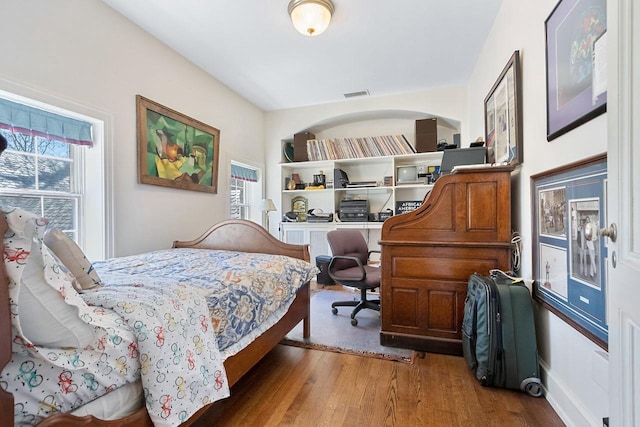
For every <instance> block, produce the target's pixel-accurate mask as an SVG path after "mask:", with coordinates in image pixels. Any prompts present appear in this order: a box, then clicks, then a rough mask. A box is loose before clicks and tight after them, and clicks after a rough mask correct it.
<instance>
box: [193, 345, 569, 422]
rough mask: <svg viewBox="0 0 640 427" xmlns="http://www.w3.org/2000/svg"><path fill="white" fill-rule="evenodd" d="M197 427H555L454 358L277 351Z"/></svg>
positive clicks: (546, 411)
mask: <svg viewBox="0 0 640 427" xmlns="http://www.w3.org/2000/svg"><path fill="white" fill-rule="evenodd" d="M214 405H215V410H213V411H209V413H214V414H213V415H212V418H209V419H206V420H202V422H201V423H198V424H197V425H199V426H218V427H220V426H376V427H377V426H465V427H467V426H540V427H542V426H544V427H549V426H563V425H564V424H563V423H562V421H561V420H560V418H559V417H558V416H557V414H556V413H555V412H554V411H553V409H552V408H551V406H550V405H549V403H548V402H547V401H546V400H545V399H544V398H535V397H530V396H528V395H527V394H525V393H522V392H518V391H511V390H504V389H494V388H484V387H482V386H480V385H479V383H478V382H477V381H476V379H475V377H474V376H473V374H472V373H471V371H470V370H469V369H468V368H467V365H466V364H465V361H464V359H463V358H462V357H457V356H447V355H440V354H431V353H427V354H425V355H424V358H418V359H416V360H415V362H414V363H413V364H408V363H402V362H392V361H387V360H380V359H375V358H367V357H361V356H354V355H347V354H339V353H332V352H327V351H318V350H308V349H302V348H297V347H289V346H284V345H278V346H277V347H276V348H275V349H274V350H272V351H271V352H270V353H269V354H268V355H267V356H266V357H265V358H264V359H263V360H262V361H261V362H260V363H259V364H258V365H256V366H255V367H254V369H253V370H252V371H251V372H250V373H248V374H247V375H246V376H245V377H244V378H243V379H241V380H240V381H239V382H238V383H237V384H236V385H235V386H234V387H233V388H232V390H231V397H229V398H228V399H225V400H223V401H220V402H216V403H215V404H214Z"/></svg>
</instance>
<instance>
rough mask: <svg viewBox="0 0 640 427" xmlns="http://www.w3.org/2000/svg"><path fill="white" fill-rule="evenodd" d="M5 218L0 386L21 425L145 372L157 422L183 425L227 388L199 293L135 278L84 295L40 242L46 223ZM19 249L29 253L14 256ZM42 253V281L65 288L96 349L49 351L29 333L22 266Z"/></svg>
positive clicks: (14, 215) (17, 215) (13, 215)
mask: <svg viewBox="0 0 640 427" xmlns="http://www.w3.org/2000/svg"><path fill="white" fill-rule="evenodd" d="M4 215H5V217H6V218H7V222H8V224H9V231H8V232H7V234H6V235H5V236H4V240H3V241H4V244H5V254H4V262H5V266H6V267H7V273H8V276H9V298H10V304H11V332H12V336H13V337H14V339H13V355H12V360H11V361H10V362H9V363H8V365H7V366H6V367H5V368H4V369H3V370H2V372H1V374H0V387H2V388H3V389H5V390H7V391H8V392H10V393H12V394H13V395H14V401H15V404H14V419H15V424H16V425H29V424H35V423H37V422H38V421H40V420H41V419H42V418H44V417H46V416H48V415H50V414H52V413H54V412H59V411H60V412H69V411H71V410H73V409H75V408H77V407H79V406H82V405H84V404H85V403H87V402H89V401H91V400H93V399H95V398H96V397H98V396H101V395H103V394H105V393H108V392H110V391H112V390H115V389H117V388H118V387H120V386H122V385H124V384H127V383H129V382H134V381H137V380H139V379H142V385H143V388H144V391H145V400H146V405H147V409H148V411H149V415H150V417H151V419H152V421H153V422H154V424H155V425H157V426H175V425H179V424H180V423H181V422H183V421H184V420H186V419H187V418H188V417H189V416H190V415H192V414H193V413H195V412H196V411H197V410H198V409H200V408H201V407H202V406H203V405H205V404H207V403H209V402H213V401H215V400H217V399H220V398H224V397H227V396H228V395H229V388H228V384H227V381H226V375H225V372H224V366H223V362H222V358H221V356H220V353H219V351H218V349H217V344H216V340H215V336H214V334H213V331H212V327H211V324H210V322H209V320H208V315H209V311H208V309H207V304H206V301H205V299H204V298H203V297H202V296H201V295H199V294H198V293H197V292H196V293H193V292H189V291H188V287H187V286H186V285H184V284H182V283H177V282H176V281H175V280H171V281H168V280H161V279H157V278H156V279H150V278H148V277H147V278H146V280H143V279H145V278H143V277H136V278H132V277H129V279H128V280H127V281H120V282H119V283H117V284H112V286H109V287H103V288H96V289H95V290H93V291H90V292H87V293H85V294H83V295H82V296H80V295H79V294H78V293H77V292H75V290H74V289H73V286H72V283H71V279H70V278H69V277H68V275H67V273H66V272H65V269H64V268H61V266H60V265H59V264H58V263H57V260H56V258H55V257H54V256H52V255H51V254H50V253H49V251H48V249H47V247H46V246H44V245H43V244H42V236H43V234H44V229H45V228H46V220H43V219H42V218H38V217H37V216H35V215H33V214H30V213H26V212H24V211H22V210H18V209H15V210H10V211H4ZM18 252H20V254H21V255H20V256H15V254H16V253H18ZM34 256H38V257H39V258H38V262H40V263H41V264H42V265H43V268H44V275H43V280H45V283H43V285H44V286H51V287H52V288H53V289H56V290H57V291H58V292H60V295H61V296H62V298H64V300H65V301H66V303H67V304H69V305H71V306H74V307H76V308H77V310H78V315H79V317H80V319H82V321H84V322H86V323H87V324H89V325H92V327H93V328H94V332H95V339H94V341H93V343H92V344H91V345H90V346H88V347H86V348H84V349H57V348H46V347H42V346H37V345H34V344H33V343H32V342H31V341H30V340H29V339H28V338H27V337H25V336H24V333H23V331H22V328H21V326H20V313H19V310H18V307H19V305H18V301H19V295H20V287H21V283H22V272H23V271H24V269H25V265H26V264H27V263H28V262H30V259H29V258H30V257H34Z"/></svg>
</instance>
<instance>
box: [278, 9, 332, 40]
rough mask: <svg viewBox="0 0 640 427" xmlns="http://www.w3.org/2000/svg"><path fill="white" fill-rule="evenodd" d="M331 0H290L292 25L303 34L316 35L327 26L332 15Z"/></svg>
mask: <svg viewBox="0 0 640 427" xmlns="http://www.w3.org/2000/svg"><path fill="white" fill-rule="evenodd" d="M333 10H334V7H333V3H331V0H291V1H290V2H289V16H291V22H293V26H294V27H295V28H296V30H298V31H299V32H300V33H301V34H304V35H305V36H310V37H311V36H318V35H320V34H322V33H323V32H324V30H326V29H327V27H328V26H329V22H330V21H331V15H333Z"/></svg>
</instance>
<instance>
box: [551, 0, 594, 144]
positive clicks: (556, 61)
mask: <svg viewBox="0 0 640 427" xmlns="http://www.w3.org/2000/svg"><path fill="white" fill-rule="evenodd" d="M606 29H607V4H606V0H560V1H559V2H558V3H557V4H556V6H555V8H554V9H553V11H552V12H551V14H550V15H549V17H548V18H547V19H546V21H545V39H546V46H545V47H546V78H547V140H548V141H551V140H553V139H555V138H557V137H559V136H561V135H563V134H565V133H567V132H569V131H570V130H572V129H575V128H576V127H578V126H580V125H582V124H584V123H586V122H587V121H589V120H591V119H593V118H595V117H597V116H599V115H600V114H602V113H604V112H605V111H606V108H607V92H606V37H604V36H605V35H606ZM597 44H599V45H600V46H597ZM594 45H595V47H594ZM594 64H595V65H594ZM596 68H597V69H598V70H599V72H595V73H594V72H593V71H594V69H596ZM603 69H604V71H602V70H603ZM594 89H595V90H594Z"/></svg>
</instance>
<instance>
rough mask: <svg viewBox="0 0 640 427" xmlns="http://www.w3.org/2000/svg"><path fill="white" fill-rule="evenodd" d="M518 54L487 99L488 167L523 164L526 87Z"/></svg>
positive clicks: (514, 53)
mask: <svg viewBox="0 0 640 427" xmlns="http://www.w3.org/2000/svg"><path fill="white" fill-rule="evenodd" d="M520 79H521V78H520V52H519V51H517V50H516V51H515V52H513V54H512V55H511V58H509V61H508V62H507V65H505V67H504V69H503V70H502V72H501V73H500V76H499V77H498V79H497V80H496V82H495V83H494V85H493V87H492V88H491V90H490V91H489V94H488V95H487V97H486V98H485V99H484V124H485V141H486V144H487V163H495V164H500V165H503V164H507V165H512V166H516V165H518V164H520V163H522V158H523V153H522V84H521V82H520Z"/></svg>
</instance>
